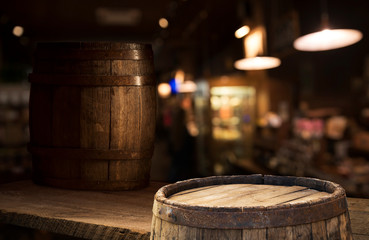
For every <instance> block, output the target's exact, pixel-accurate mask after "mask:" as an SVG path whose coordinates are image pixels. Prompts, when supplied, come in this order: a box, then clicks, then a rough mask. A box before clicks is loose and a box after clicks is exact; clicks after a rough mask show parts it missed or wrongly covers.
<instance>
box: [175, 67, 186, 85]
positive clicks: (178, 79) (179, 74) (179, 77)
mask: <svg viewBox="0 0 369 240" xmlns="http://www.w3.org/2000/svg"><path fill="white" fill-rule="evenodd" d="M184 78H185V73H184V71H182V70H177V72H176V74H175V76H174V79H175V80H176V83H177V84H180V83H183V81H184Z"/></svg>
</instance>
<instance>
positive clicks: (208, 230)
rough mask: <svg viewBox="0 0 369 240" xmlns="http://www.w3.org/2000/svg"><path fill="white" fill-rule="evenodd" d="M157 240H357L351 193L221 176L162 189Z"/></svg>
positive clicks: (314, 183)
mask: <svg viewBox="0 0 369 240" xmlns="http://www.w3.org/2000/svg"><path fill="white" fill-rule="evenodd" d="M151 239H243V240H245V239H252V240H253V239H352V234H351V226H350V219H349V214H348V210H347V202H346V196H345V191H344V189H343V188H342V187H340V186H339V185H338V184H335V183H332V182H328V181H322V180H318V179H312V178H301V177H279V176H263V175H249V176H220V177H208V178H199V179H191V180H187V181H182V182H177V183H175V184H170V185H167V186H164V187H162V188H161V189H159V191H158V192H157V193H156V195H155V199H154V206H153V219H152V227H151Z"/></svg>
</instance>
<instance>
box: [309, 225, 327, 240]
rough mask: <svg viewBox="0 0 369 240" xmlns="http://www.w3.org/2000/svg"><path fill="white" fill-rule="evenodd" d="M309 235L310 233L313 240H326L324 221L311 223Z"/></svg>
mask: <svg viewBox="0 0 369 240" xmlns="http://www.w3.org/2000/svg"><path fill="white" fill-rule="evenodd" d="M311 233H312V237H313V240H316V239H321V240H325V239H327V228H326V226H325V221H319V222H314V223H311Z"/></svg>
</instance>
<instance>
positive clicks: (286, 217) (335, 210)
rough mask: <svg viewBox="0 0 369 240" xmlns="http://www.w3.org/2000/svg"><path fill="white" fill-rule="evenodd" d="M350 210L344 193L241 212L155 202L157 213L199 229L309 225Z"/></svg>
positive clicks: (175, 221) (180, 223) (154, 212)
mask: <svg viewBox="0 0 369 240" xmlns="http://www.w3.org/2000/svg"><path fill="white" fill-rule="evenodd" d="M346 211H347V202H346V198H345V197H344V196H343V197H341V198H338V199H334V200H332V201H331V202H324V203H321V204H313V205H310V206H306V205H305V206H301V207H298V206H296V207H293V208H281V209H266V208H265V209H258V208H254V209H247V208H244V209H242V210H241V211H238V212H236V211H224V212H221V211H220V212H218V211H212V210H211V208H209V207H208V208H206V207H203V208H201V207H198V210H195V209H186V208H182V207H177V206H173V205H168V204H164V203H160V202H157V201H155V202H154V207H153V214H154V215H155V216H156V217H158V218H160V219H162V220H165V221H168V222H171V223H173V224H179V225H185V226H190V227H197V228H213V229H245V228H266V227H285V226H291V225H299V224H308V223H312V222H318V221H322V220H326V219H330V218H333V217H337V216H339V215H341V214H343V213H345V212H346Z"/></svg>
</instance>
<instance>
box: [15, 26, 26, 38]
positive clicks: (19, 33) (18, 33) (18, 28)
mask: <svg viewBox="0 0 369 240" xmlns="http://www.w3.org/2000/svg"><path fill="white" fill-rule="evenodd" d="M23 31H24V30H23V27H21V26H15V27H14V28H13V34H14V35H15V36H17V37H20V36H22V35H23Z"/></svg>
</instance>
